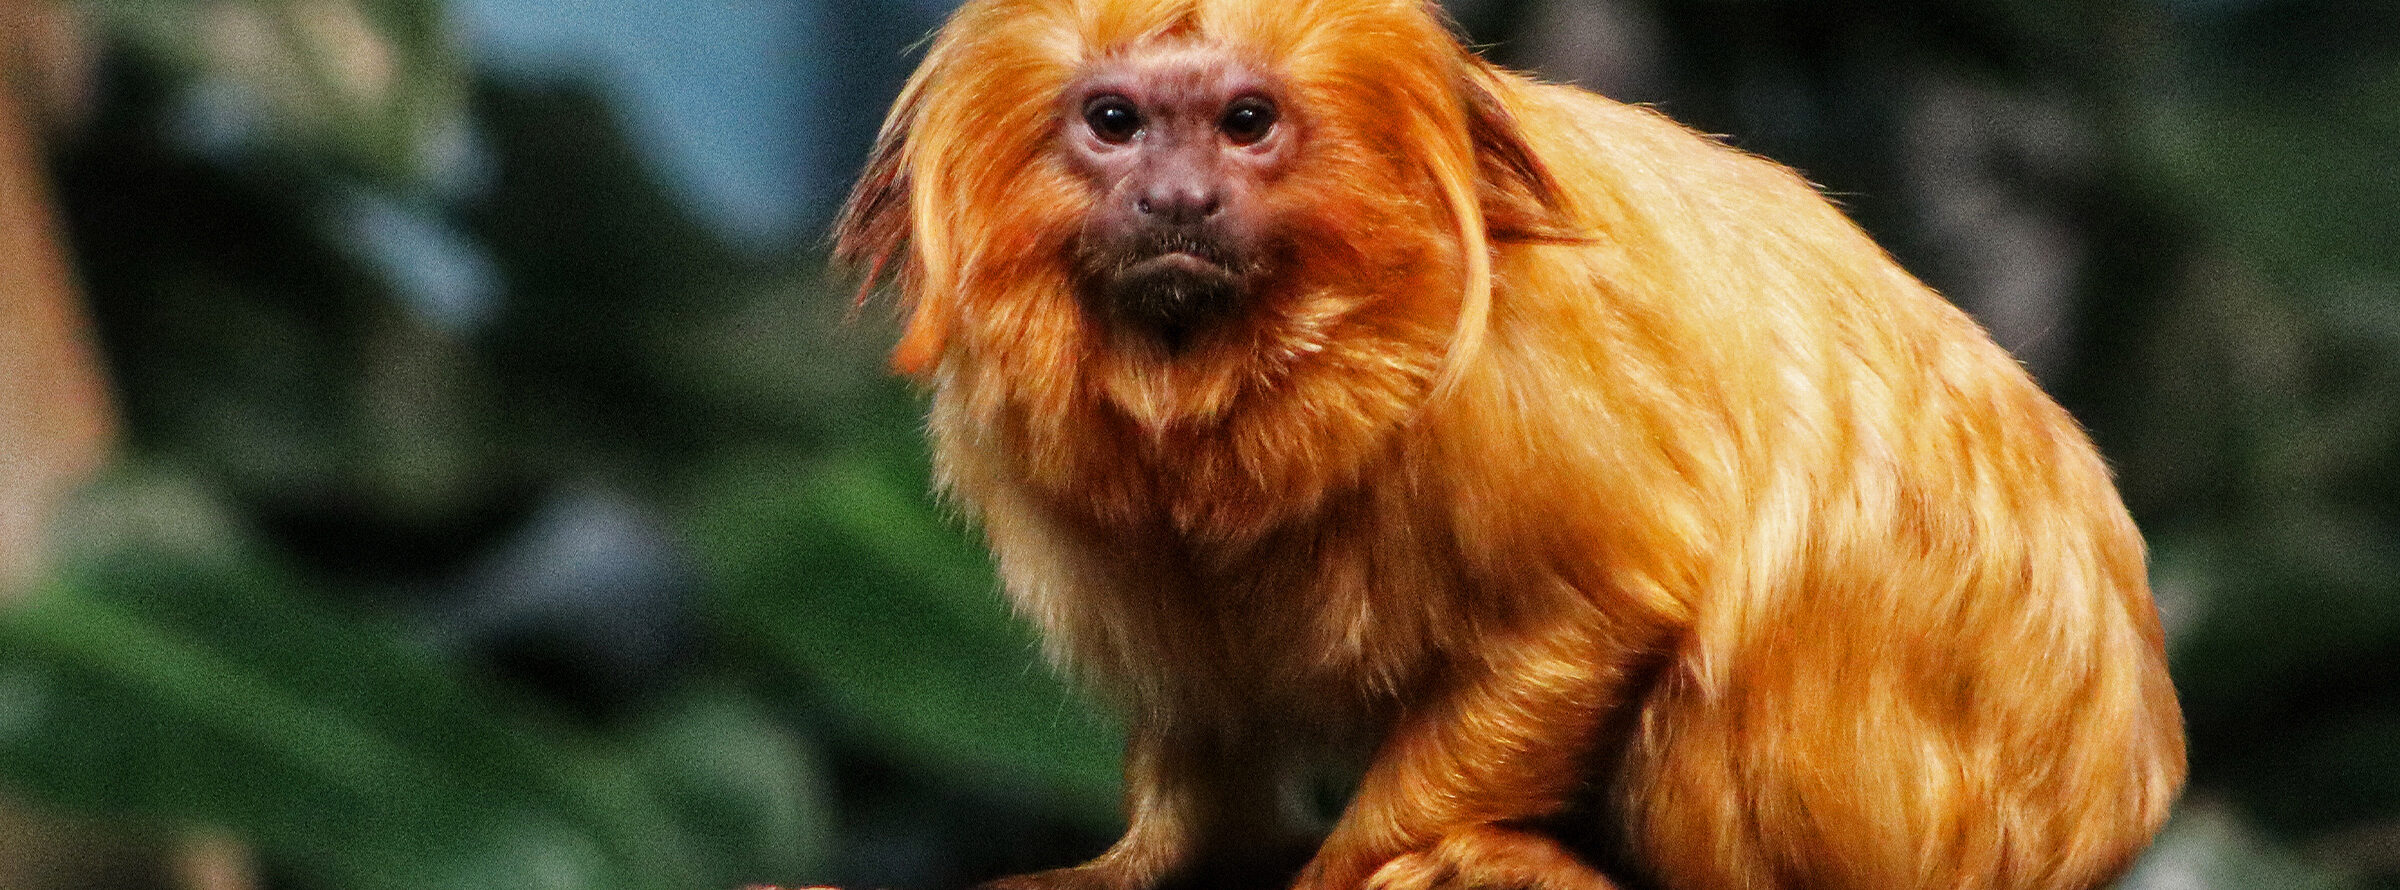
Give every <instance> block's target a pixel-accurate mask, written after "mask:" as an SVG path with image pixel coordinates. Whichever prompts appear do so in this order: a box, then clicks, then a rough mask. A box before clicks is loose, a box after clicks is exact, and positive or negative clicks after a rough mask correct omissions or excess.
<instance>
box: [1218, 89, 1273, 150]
mask: <svg viewBox="0 0 2400 890" xmlns="http://www.w3.org/2000/svg"><path fill="white" fill-rule="evenodd" d="M1217 129H1218V130H1221V131H1223V132H1224V133H1225V138H1227V139H1231V140H1233V144H1235V145H1249V144H1252V143H1255V142H1257V141H1259V140H1261V139H1265V138H1267V133H1268V132H1269V131H1272V130H1274V129H1275V106H1274V104H1272V103H1270V102H1268V101H1267V100H1265V99H1256V98H1251V99H1242V100H1239V101H1236V102H1234V103H1233V107H1231V108H1228V109H1225V118H1224V119H1223V120H1220V121H1218V122H1217Z"/></svg>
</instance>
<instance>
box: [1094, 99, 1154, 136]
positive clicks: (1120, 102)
mask: <svg viewBox="0 0 2400 890" xmlns="http://www.w3.org/2000/svg"><path fill="white" fill-rule="evenodd" d="M1083 123H1084V126H1087V127H1090V128H1092V135H1094V136H1098V137H1100V141H1102V142H1114V143H1125V142H1131V141H1133V137H1134V136H1135V135H1137V134H1139V133H1141V132H1142V112H1141V111H1140V110H1139V109H1136V108H1134V107H1133V102H1132V100H1129V99H1127V98H1125V97H1123V96H1098V97H1094V98H1093V99H1092V100H1091V101H1090V102H1086V103H1084V105H1083Z"/></svg>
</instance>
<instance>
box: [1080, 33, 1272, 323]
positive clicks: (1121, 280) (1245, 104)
mask: <svg viewBox="0 0 2400 890" xmlns="http://www.w3.org/2000/svg"><path fill="white" fill-rule="evenodd" d="M1061 105H1062V108H1061V113H1060V115H1059V118H1060V120H1061V130H1062V131H1061V132H1060V133H1059V139H1060V141H1061V142H1063V143H1064V145H1065V148H1066V151H1065V154H1066V157H1067V159H1068V162H1069V165H1070V167H1071V168H1072V169H1073V170H1074V171H1075V172H1076V173H1077V174H1078V175H1080V176H1081V177H1082V178H1083V179H1084V181H1085V182H1086V183H1088V184H1089V185H1090V187H1091V189H1092V194H1093V195H1094V196H1095V200H1094V204H1093V211H1092V213H1091V215H1090V216H1089V217H1088V218H1087V219H1086V221H1085V225H1084V228H1083V231H1082V232H1081V235H1080V237H1079V238H1078V240H1077V245H1076V255H1075V262H1076V266H1077V271H1078V273H1079V274H1080V277H1081V279H1082V281H1081V284H1082V288H1083V291H1084V296H1085V298H1086V300H1087V302H1088V303H1089V304H1091V305H1092V306H1093V307H1094V308H1095V309H1097V310H1099V311H1100V312H1101V313H1102V314H1103V315H1105V316H1107V317H1109V318H1111V319H1112V320H1114V321H1116V322H1118V323H1119V324H1120V325H1123V326H1125V327H1128V328H1131V329H1133V330H1136V331H1138V332H1140V333H1142V334H1145V335H1148V336H1154V337H1156V338H1158V339H1159V340H1160V341H1162V342H1163V343H1165V344H1166V345H1167V346H1168V347H1169V348H1170V349H1175V348H1180V347H1181V345H1182V344H1183V343H1184V342H1185V341H1186V340H1187V339H1188V338H1189V337H1190V336H1192V335H1193V334H1194V333H1196V332H1198V331H1200V330H1202V329H1204V328H1206V327H1208V326H1210V325H1212V324H1214V323H1217V322H1219V321H1222V320H1224V319H1226V318H1229V317H1232V316H1234V315H1236V314H1238V313H1239V312H1240V311H1241V309H1242V308H1243V307H1244V305H1245V303H1246V302H1247V298H1248V297H1250V296H1251V293H1252V290H1253V288H1254V287H1255V286H1256V284H1257V282H1259V281H1260V280H1261V279H1263V278H1265V277H1266V275H1267V272H1268V266H1269V264H1268V263H1267V262H1266V258H1267V257H1266V255H1267V253H1268V246H1267V238H1266V236H1265V233H1266V232H1267V231H1269V229H1270V225H1269V220H1268V218H1267V216H1268V214H1267V212H1266V209H1265V207H1264V206H1263V204H1262V202H1261V201H1260V198H1259V193H1260V191H1261V190H1262V188H1263V187H1264V186H1265V185H1266V184H1267V183H1269V182H1270V181H1272V180H1273V179H1274V178H1275V177H1276V176H1277V175H1278V174H1279V173H1281V171H1282V170H1283V169H1284V168H1285V167H1286V166H1287V165H1288V164H1289V163H1290V161H1291V159H1292V157H1293V156H1294V155H1295V154H1296V153H1297V147H1298V143H1299V141H1300V136H1299V134H1298V132H1297V128H1296V127H1295V126H1294V125H1293V124H1292V123H1291V122H1289V121H1287V120H1285V118H1284V112H1283V107H1282V103H1281V102H1279V101H1278V99H1277V97H1276V94H1275V90H1274V87H1273V84H1272V83H1271V81H1269V79H1267V78H1266V77H1264V76H1261V75H1260V74H1258V73H1256V72H1254V71H1250V70H1248V69H1247V68H1246V67H1244V66H1242V65H1240V64H1238V63H1236V62H1234V61H1232V60H1230V59H1229V58H1227V57H1226V56H1225V55H1224V54H1223V53H1221V52H1212V51H1210V50H1208V49H1205V48H1197V47H1194V48H1180V49H1177V50H1171V51H1165V52H1152V53H1145V54H1143V55H1140V56H1138V57H1134V58H1128V59H1116V60H1109V61H1106V62H1103V63H1102V64H1100V65H1098V66H1096V69H1095V70H1094V71H1092V72H1090V73H1089V74H1087V75H1086V76H1085V77H1084V78H1082V79H1081V80H1079V81H1078V82H1077V83H1076V84H1075V85H1074V86H1073V87H1072V88H1070V89H1069V90H1068V91H1067V92H1066V94H1065V96H1064V97H1062V102H1061Z"/></svg>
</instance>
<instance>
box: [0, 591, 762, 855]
mask: <svg viewBox="0 0 2400 890" xmlns="http://www.w3.org/2000/svg"><path fill="white" fill-rule="evenodd" d="M321 602H322V600H321V599H319V598H315V597H310V596H305V595H300V594H299V593H298V591H297V589H296V585H295V584H293V583H292V582H291V581H290V580H289V579H286V578H283V577H281V576H279V575H276V574H274V573H272V572H268V571H264V570H261V569H258V568H256V567H244V566H240V565H228V564H225V563H223V562H221V561H220V562H215V563H205V562H203V561H200V560H165V559H160V558H157V557H155V556H149V555H145V554H143V553H141V552H138V551H137V552H120V553H117V554H116V555H115V557H114V558H113V559H112V560H109V561H108V562H106V563H105V564H102V563H92V564H84V565H78V566H76V567H74V568H72V569H71V570H70V571H68V572H67V573H66V574H65V575H64V576H63V577H62V578H61V579H60V580H58V581H57V582H55V583H53V584H51V585H49V586H48V587H46V588H45V589H43V590H41V591H39V593H38V594H37V595H35V596H34V597H32V598H31V599H30V600H29V601H27V602H25V603H24V604H22V605H21V606H20V607H17V608H14V609H10V610H7V611H5V612H0V779H4V780H5V781H7V782H8V783H9V784H11V785H12V786H14V787H16V788H17V789H19V790H21V791H23V792H24V793H27V794H30V795H33V796H36V797H40V798H43V799H47V800H49V801H52V802H53V803H57V804H61V805H66V806H70V807H76V808H83V809H90V810H98V811H104V812H114V813H121V814H136V815H143V816H147V817H150V818H153V819H156V820H160V821H164V822H169V823H199V824H206V825H216V826H222V827H225V828H227V829H230V830H232V831H234V832H236V833H238V834H240V835H242V836H244V837H246V838H249V839H250V840H251V841H252V842H254V843H256V844H258V845H259V846H260V847H261V848H262V849H263V850H264V851H266V852H267V853H268V854H269V855H270V856H272V857H274V858H276V859H278V860H279V861H288V862H291V863H294V864H295V865H297V866H298V867H300V868H302V869H304V870H306V871H309V872H312V873H315V874H317V875H319V876H321V877H322V878H324V879H325V880H326V882H327V883H329V884H331V885H335V886H343V887H361V888H391V890H448V888H457V890H468V888H492V887H507V888H512V890H515V888H557V890H585V888H590V890H599V888H683V887H700V886H707V885H709V884H710V882H709V881H708V880H707V878H708V877H709V875H708V872H707V871H706V870H705V869H704V868H703V866H702V865H701V862H702V861H703V855H704V853H705V852H706V851H705V850H704V846H703V845H701V844H699V843H697V842H696V839H695V835H696V831H695V828H694V826H693V825H692V824H691V823H690V822H689V821H687V820H688V815H689V814H688V811H687V810H679V809H678V808H676V807H674V806H671V805H669V804H668V803H665V802H662V796H661V795H660V794H659V793H657V792H656V791H654V790H653V787H654V779H653V777H651V776H649V775H646V774H645V767H644V766H642V765H641V764H640V761H639V759H638V758H637V757H634V756H628V755H625V754H612V753H610V752H607V751H604V750H601V749H599V748H597V747H596V746H591V745H588V744H585V745H579V744H574V743H572V742H570V741H567V740H564V739H562V738H561V737H560V736H559V735H558V734H556V733H555V732H552V731H547V730H544V729H543V728H541V727H539V726H535V725H531V724H528V723H527V722H525V721H523V720H521V719H511V718H509V717H508V716H507V715H506V713H505V712H504V711H503V710H502V709H501V707H500V705H501V704H502V702H501V700H500V699H498V698H496V697H495V696H493V695H492V694H490V693H489V692H488V691H487V690H482V689H479V688H476V687H473V686H470V685H468V684H466V683H463V682H461V681H460V680H459V679H458V678H457V677H455V676H454V675H452V674H451V673H450V672H449V671H448V670H447V669H446V667H445V665H443V664H442V663H441V662H440V661H439V660H437V659H435V658H434V657H432V656H431V655H430V654H427V653H424V652H421V651H419V650H416V649H414V648H412V647H409V646H407V645H404V644H402V643H401V642H400V641H399V638H398V636H397V635H396V634H395V633H392V632H391V631H390V630H389V629H387V628H382V627H378V626H376V625H374V624H373V623H369V622H364V621H361V620H360V619H358V618H356V617H354V616H345V615H341V614H338V613H336V612H333V611H331V610H328V609H326V608H325V607H323V606H322V605H320V603H321ZM727 719H730V718H726V719H720V720H719V721H718V722H719V724H720V725H722V724H723V723H725V722H727ZM645 753H651V752H645ZM797 763H798V762H797V761H796V762H795V764H797ZM793 768H795V769H797V768H799V767H798V766H797V765H795V766H794V767H793ZM692 770H693V774H703V773H705V772H706V770H705V769H701V768H698V767H693V768H692ZM667 784H674V783H667ZM683 784H684V785H685V786H689V785H690V784H692V783H690V782H688V781H687V782H684V783H683ZM790 784H792V783H787V787H788V786H789V785H790ZM668 796H669V797H672V796H673V795H672V794H670V795H668ZM754 808H755V807H754ZM800 818H803V817H802V816H800V815H799V814H798V813H797V811H795V812H794V813H793V814H791V815H790V816H789V817H788V818H786V819H785V820H783V822H782V824H783V825H784V826H785V827H787V828H792V827H796V826H797V823H798V820H799V819H800ZM796 833H797V832H796Z"/></svg>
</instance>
